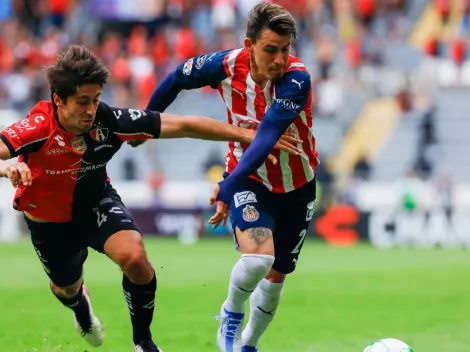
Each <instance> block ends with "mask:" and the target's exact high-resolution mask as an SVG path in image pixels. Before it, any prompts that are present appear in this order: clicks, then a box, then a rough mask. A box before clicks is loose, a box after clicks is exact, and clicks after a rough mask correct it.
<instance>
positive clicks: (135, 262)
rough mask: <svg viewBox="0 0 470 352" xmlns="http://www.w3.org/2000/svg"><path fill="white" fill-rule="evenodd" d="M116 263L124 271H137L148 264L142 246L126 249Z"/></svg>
mask: <svg viewBox="0 0 470 352" xmlns="http://www.w3.org/2000/svg"><path fill="white" fill-rule="evenodd" d="M118 265H119V266H120V267H121V270H122V271H123V272H124V273H127V272H139V271H142V270H144V269H146V268H147V267H148V266H149V262H148V259H147V256H146V254H145V250H144V249H143V247H142V248H135V250H132V249H130V250H128V251H126V252H124V253H122V255H121V256H120V258H119V260H118Z"/></svg>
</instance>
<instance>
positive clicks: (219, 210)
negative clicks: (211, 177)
mask: <svg viewBox="0 0 470 352" xmlns="http://www.w3.org/2000/svg"><path fill="white" fill-rule="evenodd" d="M219 192H220V186H219V184H216V185H215V186H214V189H213V190H212V195H211V197H210V200H209V203H210V205H213V204H216V211H215V214H214V215H212V217H211V218H210V219H209V224H212V228H213V229H216V228H217V227H218V226H219V225H220V223H222V225H223V226H225V225H226V224H227V217H228V204H226V203H224V202H222V201H220V200H217V197H218V196H219Z"/></svg>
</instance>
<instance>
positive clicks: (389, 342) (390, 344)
mask: <svg viewBox="0 0 470 352" xmlns="http://www.w3.org/2000/svg"><path fill="white" fill-rule="evenodd" d="M363 352H413V349H412V348H411V347H410V346H408V345H407V344H406V343H404V342H403V341H400V340H397V339H390V338H389V339H382V340H378V341H375V342H373V343H371V344H370V345H369V346H367V347H366V349H365V350H364V351H363Z"/></svg>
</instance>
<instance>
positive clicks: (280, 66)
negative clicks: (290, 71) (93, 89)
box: [245, 29, 291, 81]
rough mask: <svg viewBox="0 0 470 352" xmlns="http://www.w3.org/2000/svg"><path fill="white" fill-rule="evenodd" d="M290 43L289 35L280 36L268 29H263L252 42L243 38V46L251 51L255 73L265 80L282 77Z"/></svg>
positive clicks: (274, 79)
mask: <svg viewBox="0 0 470 352" xmlns="http://www.w3.org/2000/svg"><path fill="white" fill-rule="evenodd" d="M290 45H291V36H290V35H286V36H281V35H279V34H277V33H275V32H273V31H271V30H270V29H264V30H263V31H262V32H261V35H260V37H259V38H258V40H257V41H256V43H253V42H252V41H251V39H249V38H247V39H245V46H246V48H247V49H248V50H249V51H250V52H251V57H252V63H253V61H254V64H255V66H256V67H255V69H256V71H257V72H256V74H258V75H261V76H264V78H265V79H266V80H270V81H276V80H278V79H279V78H281V77H282V75H283V74H284V72H285V71H286V68H287V60H288V59H289V54H290Z"/></svg>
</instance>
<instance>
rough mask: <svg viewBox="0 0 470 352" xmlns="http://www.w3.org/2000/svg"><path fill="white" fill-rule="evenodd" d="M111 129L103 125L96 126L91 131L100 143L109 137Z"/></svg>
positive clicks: (92, 136)
mask: <svg viewBox="0 0 470 352" xmlns="http://www.w3.org/2000/svg"><path fill="white" fill-rule="evenodd" d="M108 135H109V129H107V128H103V127H96V128H95V129H94V130H91V131H90V136H91V138H93V139H94V140H95V141H97V142H98V143H104V142H105V141H106V139H108Z"/></svg>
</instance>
